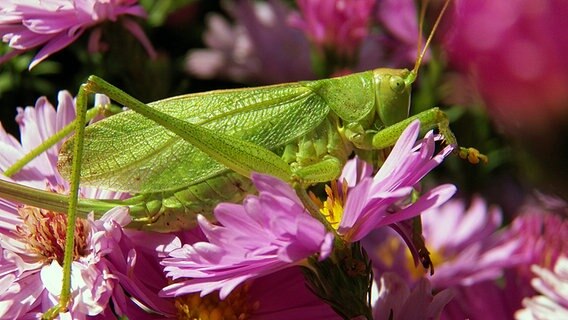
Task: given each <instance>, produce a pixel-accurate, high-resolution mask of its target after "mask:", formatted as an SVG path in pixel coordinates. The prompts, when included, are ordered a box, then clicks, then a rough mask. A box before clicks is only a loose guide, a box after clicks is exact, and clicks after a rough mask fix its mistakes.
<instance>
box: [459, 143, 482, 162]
mask: <svg viewBox="0 0 568 320" xmlns="http://www.w3.org/2000/svg"><path fill="white" fill-rule="evenodd" d="M458 156H459V157H460V158H462V159H464V160H467V161H469V163H471V164H478V163H479V162H483V164H487V163H489V158H488V157H487V156H486V155H484V154H483V153H481V152H479V150H477V149H475V148H464V147H460V148H459V150H458Z"/></svg>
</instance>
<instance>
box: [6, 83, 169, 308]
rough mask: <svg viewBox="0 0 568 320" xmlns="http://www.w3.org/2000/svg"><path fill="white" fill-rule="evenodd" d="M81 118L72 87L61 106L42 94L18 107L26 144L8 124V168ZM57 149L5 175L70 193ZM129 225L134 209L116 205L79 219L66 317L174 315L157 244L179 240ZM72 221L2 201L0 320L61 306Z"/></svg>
mask: <svg viewBox="0 0 568 320" xmlns="http://www.w3.org/2000/svg"><path fill="white" fill-rule="evenodd" d="M102 100H104V99H99V101H101V102H102ZM107 101H108V100H107ZM74 118H75V106H74V103H73V97H72V96H71V95H70V94H69V93H68V92H65V91H61V92H60V93H59V105H58V107H57V111H55V109H54V108H53V106H52V105H51V104H50V103H49V101H47V99H46V98H40V99H39V100H38V101H37V103H36V105H35V108H33V107H27V108H25V109H19V114H18V117H17V121H18V123H19V124H20V128H21V130H20V133H21V141H22V142H21V144H20V142H18V141H17V140H16V139H15V138H14V137H13V136H11V135H9V134H7V133H6V132H5V131H4V130H3V129H2V130H1V131H0V149H2V150H3V152H2V157H1V159H0V169H1V170H2V172H3V171H5V170H6V169H7V168H8V167H9V166H10V165H12V164H13V163H14V162H15V161H16V160H17V159H18V158H19V157H22V156H23V155H24V154H25V153H27V152H28V151H30V150H32V149H33V148H35V147H37V146H38V145H39V144H41V143H42V142H44V141H45V140H46V139H47V138H49V136H51V135H53V134H54V133H55V132H56V131H57V130H59V129H61V128H63V127H64V126H65V125H67V124H69V123H70V122H71V121H73V119H74ZM58 149H59V146H58V145H56V146H53V147H52V148H50V149H49V150H48V151H46V152H45V153H43V154H42V155H41V156H40V157H39V158H36V159H35V160H33V161H32V162H31V163H29V165H28V166H27V167H26V169H25V170H22V171H20V172H19V173H17V174H16V175H15V176H14V177H13V178H8V177H6V176H4V175H1V176H0V178H1V179H2V180H7V181H12V182H16V183H19V184H23V185H27V186H31V187H35V188H38V189H44V190H45V189H46V188H47V189H48V190H50V191H53V192H62V193H64V192H66V190H67V189H68V186H67V183H66V182H65V180H64V179H63V178H62V177H61V176H60V175H59V173H58V172H57V170H56V162H57V152H58ZM81 193H82V195H83V196H85V197H92V198H99V199H102V198H106V199H123V198H124V197H125V195H124V194H121V193H117V192H109V191H104V190H98V189H93V188H81ZM129 222H130V216H129V214H128V209H127V208H124V207H116V208H115V209H112V210H110V211H109V212H107V213H106V214H105V215H103V216H102V217H100V218H99V219H96V220H95V219H94V217H93V216H92V215H89V216H88V217H84V218H79V219H78V221H77V223H76V228H75V248H74V250H73V251H74V256H73V260H74V261H73V265H72V268H71V285H72V287H71V294H72V297H73V302H72V305H70V306H69V312H68V313H66V314H65V316H68V317H71V318H73V319H81V318H85V317H86V316H95V315H104V316H106V317H112V315H113V314H114V315H117V316H122V315H125V316H129V317H136V315H144V314H146V312H145V311H144V310H148V309H149V310H154V311H155V312H156V315H158V314H162V315H167V314H172V313H173V311H174V309H173V306H172V304H171V303H170V302H168V301H164V300H163V299H160V298H159V297H158V295H157V290H158V289H159V288H160V287H161V286H163V285H165V284H166V278H165V277H164V276H163V274H162V272H161V269H160V267H159V264H158V261H157V258H158V251H155V250H153V249H151V248H156V249H157V248H160V247H161V246H167V245H170V244H171V245H173V244H175V241H174V240H175V237H174V236H173V235H161V234H155V233H140V232H135V231H130V230H126V229H123V227H124V226H126V225H127V224H128V223H129ZM66 225H67V221H66V216H65V214H63V213H59V212H54V211H50V210H44V209H38V208H35V207H30V206H27V205H20V204H16V203H14V202H11V201H7V200H4V199H0V240H1V241H0V247H1V249H0V250H1V251H2V260H1V261H2V264H1V271H0V282H1V283H2V288H3V290H1V292H2V293H0V300H1V301H2V308H0V318H2V319H16V318H24V317H37V316H38V315H40V314H42V313H44V312H46V311H47V310H48V309H50V308H51V307H53V306H54V305H55V304H56V303H57V301H58V297H59V295H60V294H61V280H62V277H63V272H62V261H63V249H64V242H65V236H66V235H65V230H66ZM142 279H149V280H150V279H151V281H143V280H142ZM131 297H133V298H135V299H136V301H137V302H135V301H134V300H133V299H132V298H131ZM111 306H112V309H111Z"/></svg>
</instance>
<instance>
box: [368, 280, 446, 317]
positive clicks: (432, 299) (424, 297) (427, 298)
mask: <svg viewBox="0 0 568 320" xmlns="http://www.w3.org/2000/svg"><path fill="white" fill-rule="evenodd" d="M379 286H380V289H379V290H380V291H379V293H378V299H377V301H376V302H375V303H374V304H373V318H374V319H375V320H383V319H384V320H387V319H401V320H404V319H408V320H414V319H416V320H419V319H438V318H439V317H440V314H441V313H442V310H443V309H444V306H445V305H446V304H447V303H448V302H450V300H451V299H452V296H453V295H452V293H451V291H450V290H448V289H446V290H442V291H440V292H437V293H436V294H432V289H431V287H430V283H429V282H428V280H427V279H426V278H422V279H421V280H420V281H419V282H418V283H417V284H416V285H415V286H414V288H412V289H410V288H409V286H408V284H407V283H406V282H405V281H404V280H403V279H402V278H401V277H399V276H398V275H397V274H396V273H390V272H387V273H384V274H383V275H382V276H381V277H380V280H379Z"/></svg>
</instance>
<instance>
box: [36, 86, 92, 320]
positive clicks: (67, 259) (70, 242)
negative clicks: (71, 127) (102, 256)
mask: <svg viewBox="0 0 568 320" xmlns="http://www.w3.org/2000/svg"><path fill="white" fill-rule="evenodd" d="M86 117H87V91H86V90H85V85H81V88H79V93H78V94H77V117H76V119H75V135H76V137H77V138H76V141H75V144H74V146H73V162H72V168H71V181H70V190H69V209H68V211H67V230H66V232H65V253H64V257H63V283H62V286H61V295H60V296H59V303H58V304H57V305H55V306H53V307H52V308H51V309H49V310H48V311H47V312H46V313H45V314H44V315H43V316H42V318H43V319H54V318H55V317H57V316H58V315H59V313H61V312H67V306H68V305H69V302H70V301H71V264H72V263H73V248H74V240H75V239H74V234H75V215H76V213H77V203H78V199H79V182H80V178H81V172H80V170H81V159H82V157H83V142H84V141H83V137H84V135H85V125H84V124H85V122H86Z"/></svg>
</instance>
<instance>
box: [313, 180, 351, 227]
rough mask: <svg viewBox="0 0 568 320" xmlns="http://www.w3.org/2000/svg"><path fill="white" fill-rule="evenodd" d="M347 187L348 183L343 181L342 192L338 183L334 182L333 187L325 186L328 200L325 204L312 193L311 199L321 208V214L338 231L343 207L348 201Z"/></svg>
mask: <svg viewBox="0 0 568 320" xmlns="http://www.w3.org/2000/svg"><path fill="white" fill-rule="evenodd" d="M347 187H348V186H347V181H343V183H342V184H341V190H340V186H339V185H338V183H337V181H336V180H333V181H332V182H331V186H329V185H326V186H325V193H326V194H327V199H326V200H325V201H324V202H322V201H321V200H320V199H319V198H317V197H316V196H315V195H314V194H313V193H311V192H310V198H311V199H312V200H313V201H314V203H315V204H316V205H317V206H318V207H319V208H320V212H321V213H322V215H323V216H324V217H325V219H326V220H327V221H328V222H329V224H330V225H331V226H332V227H333V228H334V229H337V227H338V226H339V223H340V222H341V218H342V217H343V207H344V205H345V201H346V200H347Z"/></svg>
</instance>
